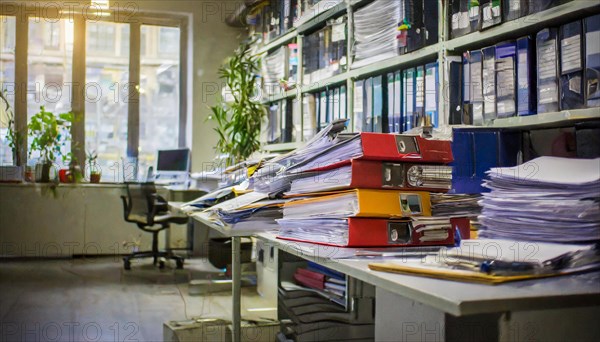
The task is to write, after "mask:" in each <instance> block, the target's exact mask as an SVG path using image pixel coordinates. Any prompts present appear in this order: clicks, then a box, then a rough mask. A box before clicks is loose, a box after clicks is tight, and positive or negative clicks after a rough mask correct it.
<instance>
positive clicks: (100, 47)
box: [87, 21, 129, 55]
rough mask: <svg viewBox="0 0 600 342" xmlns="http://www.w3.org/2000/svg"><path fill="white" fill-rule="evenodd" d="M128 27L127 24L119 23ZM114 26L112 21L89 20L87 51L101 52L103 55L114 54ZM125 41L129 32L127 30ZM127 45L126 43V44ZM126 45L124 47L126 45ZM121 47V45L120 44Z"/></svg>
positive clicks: (115, 25)
mask: <svg viewBox="0 0 600 342" xmlns="http://www.w3.org/2000/svg"><path fill="white" fill-rule="evenodd" d="M121 26H125V27H129V25H126V24H121ZM116 27H117V24H113V23H100V22H89V21H88V24H87V51H88V53H89V52H94V53H103V54H105V55H114V53H115V52H116V51H115V41H116V34H115V31H116ZM126 39H127V40H126V41H127V42H128V41H129V32H127V38H126ZM122 41H123V40H122ZM127 46H128V44H127ZM127 46H126V47H127ZM121 48H123V46H122V45H121Z"/></svg>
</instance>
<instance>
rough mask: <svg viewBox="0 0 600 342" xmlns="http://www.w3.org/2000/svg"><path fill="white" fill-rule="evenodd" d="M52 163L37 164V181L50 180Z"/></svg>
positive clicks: (44, 181) (45, 181) (46, 181)
mask: <svg viewBox="0 0 600 342" xmlns="http://www.w3.org/2000/svg"><path fill="white" fill-rule="evenodd" d="M51 168H52V164H50V163H46V164H35V181H36V182H38V183H49V182H50V169H51Z"/></svg>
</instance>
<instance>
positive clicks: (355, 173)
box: [286, 159, 452, 195]
mask: <svg viewBox="0 0 600 342" xmlns="http://www.w3.org/2000/svg"><path fill="white" fill-rule="evenodd" d="M451 185H452V166H449V165H435V164H422V163H419V164H415V163H392V162H382V161H373V160H360V159H354V160H352V161H351V163H350V165H345V166H340V167H337V168H334V169H328V170H324V171H319V172H309V173H306V175H305V176H304V177H301V178H297V179H294V180H293V181H292V185H291V187H290V191H289V192H287V193H286V195H299V194H304V193H314V192H321V191H334V190H344V189H351V188H359V189H393V190H417V191H432V192H446V191H448V190H450V187H451Z"/></svg>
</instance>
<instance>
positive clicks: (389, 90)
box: [384, 72, 396, 133]
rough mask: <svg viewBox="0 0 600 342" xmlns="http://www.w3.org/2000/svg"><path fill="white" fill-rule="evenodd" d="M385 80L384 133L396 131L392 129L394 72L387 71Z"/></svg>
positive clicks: (393, 120) (393, 121)
mask: <svg viewBox="0 0 600 342" xmlns="http://www.w3.org/2000/svg"><path fill="white" fill-rule="evenodd" d="M385 77H386V80H387V88H386V98H387V107H386V108H387V111H386V112H387V128H386V130H385V131H384V133H396V132H395V131H394V123H395V118H394V91H395V90H394V73H393V72H391V73H388V74H387V75H386V76H385Z"/></svg>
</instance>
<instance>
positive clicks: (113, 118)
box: [0, 2, 187, 181]
mask: <svg viewBox="0 0 600 342" xmlns="http://www.w3.org/2000/svg"><path fill="white" fill-rule="evenodd" d="M18 6H23V7H24V8H22V9H21V10H22V11H21V12H22V13H25V14H24V15H23V16H19V17H17V18H15V17H0V18H1V21H0V29H1V31H0V62H1V64H0V86H1V87H3V88H5V89H6V88H7V87H9V86H12V87H13V88H14V89H12V90H11V92H12V93H11V95H10V96H11V97H9V101H13V102H14V99H18V98H21V96H22V98H26V99H27V105H26V106H27V108H26V109H27V111H26V112H25V111H23V112H20V113H17V115H22V116H25V115H26V116H27V118H25V117H18V119H19V120H22V121H25V119H27V120H29V119H30V118H31V116H32V115H34V114H35V113H37V112H39V109H40V106H45V107H46V109H47V110H48V111H51V112H53V113H55V114H60V113H64V112H68V111H70V110H71V108H74V109H75V110H78V111H79V112H78V113H79V114H81V115H82V116H83V118H82V120H78V121H76V122H75V123H74V124H73V139H74V140H73V143H74V144H73V152H75V154H76V156H77V157H78V159H79V160H80V162H83V160H84V155H85V152H87V151H91V150H95V151H96V152H97V153H98V159H97V162H98V163H99V164H100V167H102V179H103V181H122V180H123V179H124V176H123V174H122V172H123V169H124V168H129V166H131V165H130V164H127V165H124V164H123V161H126V162H131V161H135V162H136V163H137V164H135V165H134V169H137V170H140V174H138V175H136V176H138V177H139V176H140V175H143V174H144V173H145V170H147V167H148V166H151V165H154V163H155V155H156V152H157V150H160V149H172V148H178V147H184V146H180V142H181V141H185V136H184V134H185V120H183V121H181V122H180V120H181V119H182V118H183V117H184V116H185V115H182V114H181V110H182V107H181V106H180V101H181V94H182V93H185V89H180V88H181V85H180V73H181V72H185V70H182V68H183V67H182V66H181V62H180V58H182V56H185V51H186V49H187V45H186V42H184V41H180V39H181V37H180V36H181V34H180V29H179V27H181V26H182V25H186V20H187V18H186V17H176V16H173V15H171V16H169V17H168V18H165V16H164V15H154V14H144V13H141V12H138V13H135V15H134V16H132V17H127V18H124V17H123V16H117V15H116V13H112V14H111V15H110V16H106V17H102V18H95V19H93V20H92V19H91V18H85V17H84V15H83V14H77V13H74V14H71V15H64V16H62V17H61V18H58V19H57V18H42V17H34V16H33V14H32V13H36V14H43V13H40V12H39V11H38V12H35V11H34V10H33V8H29V7H28V6H29V4H28V3H27V2H23V3H22V4H19V5H18ZM4 10H6V9H5V8H4V7H0V15H2V14H4V12H2V11H4ZM21 18H23V19H21ZM112 18H116V19H118V20H119V22H112V21H111V19H112ZM88 19H89V20H88ZM16 20H24V24H27V25H28V27H29V30H28V33H27V37H26V38H25V39H19V40H18V41H17V40H16V28H17V27H19V25H21V22H17V21H16ZM135 30H137V31H135ZM79 32H81V33H83V32H85V40H86V41H85V44H83V42H79V41H77V40H78V39H80V38H79V37H82V35H81V36H80V35H79V34H76V33H79ZM79 49H81V50H79ZM15 51H27V75H26V76H25V75H23V76H22V77H23V78H24V79H15V67H16V64H15ZM130 57H132V58H131V60H139V61H140V62H139V64H138V63H136V65H131V64H130ZM80 59H83V60H80ZM132 75H133V76H135V77H131V76H132ZM138 75H139V84H138V83H137V82H138V78H137V76H138ZM20 77H21V76H20ZM14 84H26V85H27V87H18V88H17V87H14ZM82 84H83V89H82V88H81V87H82ZM77 87H79V88H77ZM78 89H81V90H82V91H78ZM136 92H139V101H132V100H130V99H131V98H132V94H136ZM76 104H83V106H82V107H83V108H82V107H79V106H78V105H76ZM11 105H13V104H12V103H11ZM184 108H185V107H184ZM0 114H2V112H0ZM5 116H6V115H0V118H2V119H4V118H5ZM3 121H6V120H3ZM136 125H137V126H136ZM0 129H1V130H2V131H1V132H0V134H2V139H0V143H1V144H0V153H1V154H0V162H1V163H6V164H10V163H12V162H14V161H12V153H10V149H8V147H7V146H6V145H7V144H6V141H5V139H4V135H5V132H6V123H2V125H0ZM130 130H133V131H130ZM138 130H139V134H137V133H138ZM27 145H29V144H27ZM68 149H71V147H70V146H67V147H66V148H65V151H63V152H68V151H67V150H68ZM32 157H33V158H32V159H35V157H36V156H35V155H33V156H32ZM29 163H30V164H33V163H35V160H31V161H29ZM138 179H139V178H138Z"/></svg>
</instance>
